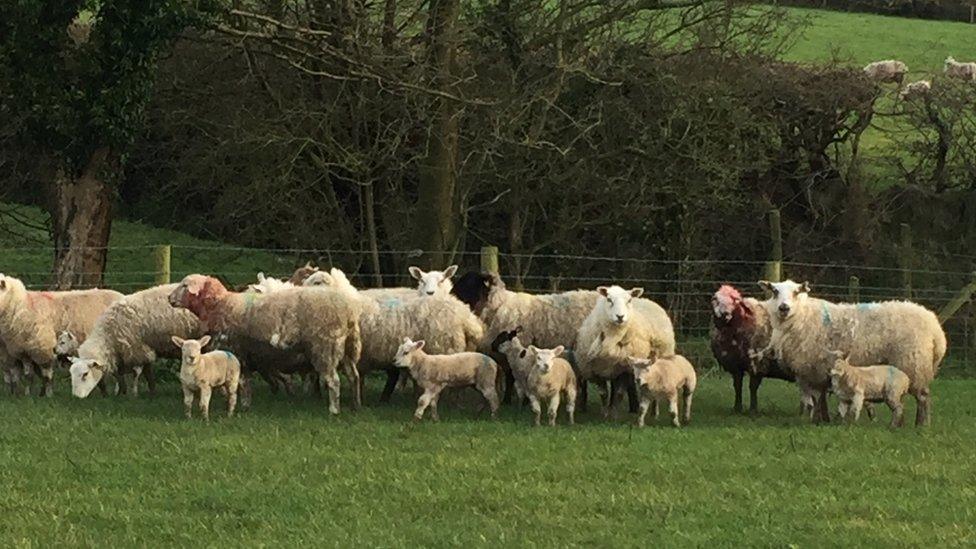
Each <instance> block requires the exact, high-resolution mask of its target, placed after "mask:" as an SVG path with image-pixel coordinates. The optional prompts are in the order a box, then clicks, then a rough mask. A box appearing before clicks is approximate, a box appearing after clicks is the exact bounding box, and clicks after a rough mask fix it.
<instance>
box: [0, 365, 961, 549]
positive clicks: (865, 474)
mask: <svg viewBox="0 0 976 549" xmlns="http://www.w3.org/2000/svg"><path fill="white" fill-rule="evenodd" d="M702 377H703V379H702V382H701V384H700V388H699V391H698V393H697V394H696V396H695V409H694V415H693V421H692V424H691V425H689V426H687V427H686V428H682V429H680V430H676V429H674V428H671V427H668V426H666V423H665V422H664V421H663V419H662V422H661V423H659V424H657V425H654V426H649V427H648V428H646V429H644V430H637V429H635V428H632V427H631V426H630V425H629V424H627V423H624V421H627V422H629V421H630V420H631V419H632V418H630V417H626V418H622V419H621V420H619V421H617V422H605V421H603V420H601V419H599V418H598V414H597V413H595V411H594V410H592V409H591V411H590V412H589V413H587V414H581V415H580V424H579V425H577V426H576V427H572V428H570V427H566V426H564V425H560V426H559V427H557V428H555V429H552V428H546V427H543V428H532V427H530V426H529V422H530V418H529V413H528V411H527V410H521V411H520V410H517V409H515V408H512V407H508V408H504V409H503V412H502V414H501V418H500V419H499V420H498V421H490V420H488V419H487V417H485V416H480V417H479V416H477V415H476V408H477V404H478V403H477V402H476V401H475V400H474V398H473V397H474V395H473V394H472V393H462V394H460V395H458V396H459V397H460V399H459V398H457V397H453V396H451V395H445V397H444V398H443V399H442V403H441V408H442V416H443V420H442V422H441V423H439V424H433V423H428V422H424V423H421V424H414V423H412V422H411V421H410V420H409V418H410V416H411V412H412V410H413V399H412V398H410V397H408V396H406V395H397V396H396V397H395V399H394V403H392V404H391V405H386V406H381V405H376V404H373V405H368V406H367V407H366V408H364V409H363V410H361V411H358V412H349V411H348V410H346V411H344V412H343V415H341V416H340V417H338V418H331V417H328V414H327V412H326V409H325V404H324V402H322V401H317V400H315V399H312V398H311V397H292V398H287V397H283V396H277V397H276V396H272V395H269V394H265V393H263V392H260V391H259V393H258V394H257V395H256V397H255V402H254V406H253V408H252V410H250V411H249V412H247V413H245V414H244V415H242V416H240V417H238V418H234V419H232V420H228V419H226V418H224V417H223V406H224V401H223V399H222V398H221V397H215V399H214V402H213V403H212V411H213V412H214V416H215V417H216V419H215V420H214V421H213V422H212V423H210V424H204V423H203V422H202V421H200V420H199V419H195V420H192V421H186V420H184V419H183V418H182V416H181V413H182V412H181V410H182V403H181V400H180V395H179V394H178V393H179V390H178V388H177V387H176V386H175V385H172V384H169V385H164V387H163V390H162V393H161V394H160V395H159V396H157V397H155V398H140V399H138V400H130V399H125V398H100V397H92V398H89V399H87V400H74V399H71V398H70V397H68V396H66V395H65V394H64V393H65V389H64V384H63V383H62V384H61V385H60V386H59V390H60V394H59V395H57V396H56V397H55V398H53V399H50V400H45V399H41V400H26V399H11V398H2V399H0V416H2V417H3V418H4V428H3V429H2V430H0V462H2V463H3V464H4V466H3V467H0V493H3V494H4V498H3V500H2V501H3V503H2V506H3V508H4V511H5V512H4V514H3V515H4V520H3V521H0V543H2V544H3V545H7V546H25V545H30V546H45V545H48V546H50V545H55V546H57V545H96V544H98V545H108V546H119V545H121V546H130V545H191V544H194V545H196V544H200V543H201V541H202V540H205V541H203V543H205V544H211V543H216V540H220V543H221V544H229V545H244V546H268V545H276V546H289V545H298V544H302V545H313V544H314V545H332V546H346V547H348V546H391V547H393V546H395V547H406V546H417V545H421V546H447V545H452V546H454V545H462V544H463V545H468V546H487V545H500V544H507V545H516V546H528V545H543V546H566V545H596V546H606V547H609V546H633V545H637V544H643V543H645V542H646V541H645V540H648V539H653V540H654V542H655V543H656V544H660V545H663V546H702V545H713V546H756V545H762V546H819V545H822V544H824V543H827V544H828V545H851V544H857V545H898V546H912V545H946V546H965V545H972V544H974V543H976V511H974V509H976V488H974V486H973V482H972V480H973V475H974V473H976V465H974V464H973V463H971V460H969V459H967V456H968V455H969V454H970V453H971V452H970V451H969V449H970V448H971V446H972V440H973V438H974V436H976V421H974V419H976V417H974V416H976V409H974V407H973V406H972V399H971V398H969V395H970V394H972V392H973V391H974V390H976V381H971V380H940V381H938V382H937V383H936V384H935V385H934V387H933V392H934V394H935V396H936V401H935V403H936V404H935V416H934V424H933V426H931V427H930V428H927V429H916V428H914V427H911V426H909V427H906V428H904V429H901V430H897V431H891V430H889V429H887V428H886V426H885V421H886V418H887V411H886V410H880V414H879V415H880V416H881V418H879V421H878V422H877V423H870V422H868V421H867V420H866V419H865V418H862V421H861V423H859V424H857V425H851V426H845V425H829V426H814V425H810V424H808V423H807V422H806V421H805V420H803V419H801V418H800V417H798V415H797V393H796V389H795V388H794V387H793V386H792V385H789V384H786V383H782V382H775V381H770V382H767V383H765V384H764V385H763V387H762V391H761V406H762V413H761V414H760V415H758V416H756V417H750V416H733V415H731V414H730V412H729V408H730V405H731V388H730V383H729V380H728V378H727V377H726V376H724V375H709V374H706V375H703V376H702ZM370 387H371V388H370V391H369V392H368V393H367V394H368V396H369V397H371V399H370V400H369V401H368V403H369V402H371V401H372V402H375V399H376V395H377V393H378V386H377V385H375V384H374V383H372V382H371V384H370ZM594 400H595V399H594ZM461 407H463V409H462V408H461ZM908 408H909V409H910V410H909V414H912V415H913V413H914V406H913V405H909V406H908ZM624 415H626V414H624Z"/></svg>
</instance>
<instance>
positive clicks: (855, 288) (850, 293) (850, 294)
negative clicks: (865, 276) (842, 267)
mask: <svg viewBox="0 0 976 549" xmlns="http://www.w3.org/2000/svg"><path fill="white" fill-rule="evenodd" d="M847 300H848V301H850V302H851V303H859V302H860V301H861V279H860V278H858V277H856V276H854V275H851V278H849V279H848V280H847Z"/></svg>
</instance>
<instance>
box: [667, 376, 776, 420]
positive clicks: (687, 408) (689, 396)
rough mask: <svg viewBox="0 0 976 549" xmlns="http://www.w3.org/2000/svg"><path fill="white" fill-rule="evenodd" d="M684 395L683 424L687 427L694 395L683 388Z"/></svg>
mask: <svg viewBox="0 0 976 549" xmlns="http://www.w3.org/2000/svg"><path fill="white" fill-rule="evenodd" d="M760 379H761V378H760ZM684 394H685V417H684V422H685V425H688V424H689V423H691V400H692V397H694V396H695V393H693V392H692V391H689V390H688V388H687V387H685V389H684Z"/></svg>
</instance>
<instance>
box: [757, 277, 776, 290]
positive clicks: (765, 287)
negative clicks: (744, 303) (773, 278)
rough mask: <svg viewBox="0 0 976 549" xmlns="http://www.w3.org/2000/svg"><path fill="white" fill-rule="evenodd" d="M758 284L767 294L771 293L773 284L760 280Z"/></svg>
mask: <svg viewBox="0 0 976 549" xmlns="http://www.w3.org/2000/svg"><path fill="white" fill-rule="evenodd" d="M758 284H759V287H760V288H762V289H763V290H766V291H767V292H771V291H773V283H772V282H770V281H768V280H760V281H759V282H758Z"/></svg>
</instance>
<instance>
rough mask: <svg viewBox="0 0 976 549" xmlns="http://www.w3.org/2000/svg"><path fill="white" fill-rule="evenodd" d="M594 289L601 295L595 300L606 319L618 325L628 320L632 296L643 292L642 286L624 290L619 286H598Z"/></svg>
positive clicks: (638, 295)
mask: <svg viewBox="0 0 976 549" xmlns="http://www.w3.org/2000/svg"><path fill="white" fill-rule="evenodd" d="M596 291H597V292H598V293H599V294H600V295H601V296H603V299H599V300H597V307H601V308H602V310H603V312H604V314H606V315H607V319H608V320H609V321H610V322H611V323H612V324H616V325H618V326H622V325H624V324H626V323H627V321H628V320H630V313H631V310H632V304H633V301H634V298H636V297H640V296H641V295H643V294H644V288H632V289H630V290H625V289H623V288H621V287H620V286H609V287H608V286H600V287H599V288H597V289H596Z"/></svg>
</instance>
